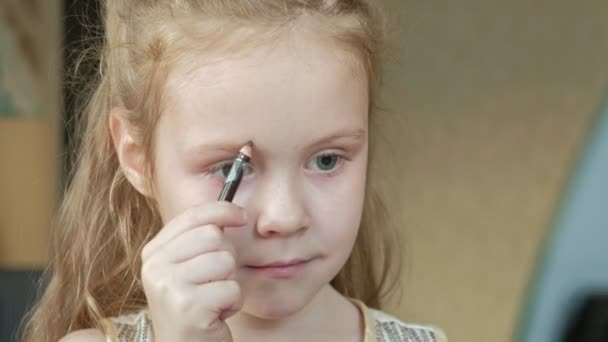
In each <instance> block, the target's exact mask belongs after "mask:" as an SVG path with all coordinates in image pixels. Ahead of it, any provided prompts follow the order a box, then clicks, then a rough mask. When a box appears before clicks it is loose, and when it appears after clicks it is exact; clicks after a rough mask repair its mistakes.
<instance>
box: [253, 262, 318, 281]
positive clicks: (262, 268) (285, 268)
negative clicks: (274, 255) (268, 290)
mask: <svg viewBox="0 0 608 342" xmlns="http://www.w3.org/2000/svg"><path fill="white" fill-rule="evenodd" d="M311 260H312V259H293V260H289V261H275V262H270V263H263V264H259V265H257V264H254V265H248V266H245V267H246V268H247V269H248V270H250V271H252V272H253V273H255V274H257V275H259V276H263V277H269V278H278V279H288V278H293V277H296V276H297V275H298V274H300V273H301V272H303V271H304V270H305V268H306V267H307V266H308V265H309V264H310V262H311Z"/></svg>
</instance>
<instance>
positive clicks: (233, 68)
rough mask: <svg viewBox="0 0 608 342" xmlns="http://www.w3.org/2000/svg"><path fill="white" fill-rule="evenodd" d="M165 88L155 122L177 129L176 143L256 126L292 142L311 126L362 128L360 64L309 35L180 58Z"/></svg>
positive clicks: (364, 102)
mask: <svg viewBox="0 0 608 342" xmlns="http://www.w3.org/2000/svg"><path fill="white" fill-rule="evenodd" d="M165 93H166V98H167V102H166V104H167V105H166V106H165V111H164V113H163V117H162V118H161V121H165V124H166V125H168V126H170V129H172V130H174V131H179V132H180V134H178V135H177V136H175V137H174V138H175V139H178V140H179V139H186V138H188V139H192V136H193V135H200V136H202V135H204V139H207V140H221V139H222V138H225V137H226V129H227V128H230V134H233V135H235V138H236V136H244V135H247V134H253V133H251V132H252V131H256V132H261V133H260V134H268V133H270V132H272V134H275V135H282V136H283V138H285V139H295V138H298V137H301V136H302V134H303V133H310V131H311V130H315V131H317V132H318V133H319V134H322V133H324V132H323V130H328V131H331V130H332V129H338V128H339V129H357V128H365V127H367V114H368V112H367V111H368V101H369V100H368V81H367V77H366V73H365V72H364V69H363V67H362V66H361V65H359V64H358V63H357V62H356V60H355V59H354V57H353V55H351V54H350V53H348V52H346V51H345V50H343V49H340V48H338V47H336V46H335V45H333V46H332V44H331V43H329V42H327V41H320V40H315V39H310V38H309V39H307V38H297V39H296V38H295V37H293V36H291V37H289V38H286V39H282V40H279V41H275V42H273V43H269V44H264V45H258V46H256V47H253V48H248V49H246V50H242V51H239V52H238V53H235V54H231V55H224V56H219V55H216V56H214V55H213V54H211V55H209V56H202V57H200V60H199V59H197V57H196V56H186V57H184V59H183V60H182V63H178V64H177V65H176V66H175V68H174V69H173V72H171V73H170V75H169V80H168V83H167V88H166V90H165ZM349 125H351V126H358V127H345V126H349ZM186 132H191V133H190V134H187V133H186ZM326 133H328V134H331V132H326ZM200 138H201V139H203V137H200ZM250 138H256V137H250ZM184 143H186V142H184Z"/></svg>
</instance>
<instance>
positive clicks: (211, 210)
mask: <svg viewBox="0 0 608 342" xmlns="http://www.w3.org/2000/svg"><path fill="white" fill-rule="evenodd" d="M246 223H247V218H246V213H245V211H244V210H243V209H242V208H240V207H238V206H237V205H235V204H232V203H230V202H210V203H205V204H203V205H200V206H197V207H194V208H191V209H188V210H187V211H185V212H184V213H182V214H180V215H178V216H177V217H175V218H174V219H173V220H171V221H170V222H169V223H168V224H167V225H166V226H165V227H164V228H163V229H161V231H160V232H159V233H158V234H157V235H156V236H155V237H154V238H153V239H152V240H151V241H150V242H148V244H146V246H145V247H144V249H143V251H142V259H143V260H145V259H147V258H149V257H150V256H151V255H152V254H154V253H156V252H157V251H158V250H159V249H160V248H162V247H163V246H165V245H166V244H167V243H169V242H170V241H171V240H173V239H175V238H176V237H178V236H179V235H181V234H183V233H184V232H187V231H188V230H191V229H193V228H196V227H201V226H206V225H214V226H216V227H239V226H243V225H245V224H246Z"/></svg>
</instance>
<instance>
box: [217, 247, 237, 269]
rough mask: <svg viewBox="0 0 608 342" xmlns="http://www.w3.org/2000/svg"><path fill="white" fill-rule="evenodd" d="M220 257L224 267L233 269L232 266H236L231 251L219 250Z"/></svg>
mask: <svg viewBox="0 0 608 342" xmlns="http://www.w3.org/2000/svg"><path fill="white" fill-rule="evenodd" d="M220 257H221V259H222V263H223V264H224V267H226V268H227V269H229V270H233V269H234V268H236V259H235V258H234V256H233V255H232V253H230V252H229V251H221V252H220Z"/></svg>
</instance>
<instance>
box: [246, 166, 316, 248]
mask: <svg viewBox="0 0 608 342" xmlns="http://www.w3.org/2000/svg"><path fill="white" fill-rule="evenodd" d="M299 188H300V187H299V186H298V184H296V182H294V181H293V180H292V179H290V178H289V177H288V176H283V177H280V178H279V177H274V178H273V179H269V180H267V181H266V182H264V183H262V184H260V186H259V188H258V193H257V196H255V198H256V200H255V201H254V202H255V204H254V206H255V207H256V209H257V214H258V216H257V220H256V227H255V231H256V233H257V234H258V235H259V236H262V237H264V238H271V237H279V236H289V235H294V234H297V233H300V232H302V231H304V230H306V229H307V228H308V227H309V225H310V221H311V217H310V215H309V211H308V209H307V208H306V195H305V193H304V192H303V191H300V189H299Z"/></svg>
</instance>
